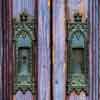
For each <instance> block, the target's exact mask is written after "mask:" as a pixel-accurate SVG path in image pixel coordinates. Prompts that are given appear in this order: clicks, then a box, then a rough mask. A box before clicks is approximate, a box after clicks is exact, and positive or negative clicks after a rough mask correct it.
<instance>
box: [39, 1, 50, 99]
mask: <svg viewBox="0 0 100 100" xmlns="http://www.w3.org/2000/svg"><path fill="white" fill-rule="evenodd" d="M49 19H50V18H49V9H48V0H38V100H50V23H49V22H50V20H49Z"/></svg>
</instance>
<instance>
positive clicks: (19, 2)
mask: <svg viewBox="0 0 100 100" xmlns="http://www.w3.org/2000/svg"><path fill="white" fill-rule="evenodd" d="M34 7H35V0H13V16H14V17H16V16H18V15H19V14H20V13H21V12H22V11H24V10H25V11H26V12H28V14H30V15H34Z"/></svg>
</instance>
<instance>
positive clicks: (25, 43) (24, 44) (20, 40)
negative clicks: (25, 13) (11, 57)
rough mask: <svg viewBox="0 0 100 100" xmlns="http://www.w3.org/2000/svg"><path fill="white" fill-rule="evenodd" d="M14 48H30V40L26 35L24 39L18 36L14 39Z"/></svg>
mask: <svg viewBox="0 0 100 100" xmlns="http://www.w3.org/2000/svg"><path fill="white" fill-rule="evenodd" d="M16 46H17V47H31V46H32V39H31V38H30V37H29V36H28V35H26V36H25V37H23V35H20V36H19V37H18V38H17V39H16Z"/></svg>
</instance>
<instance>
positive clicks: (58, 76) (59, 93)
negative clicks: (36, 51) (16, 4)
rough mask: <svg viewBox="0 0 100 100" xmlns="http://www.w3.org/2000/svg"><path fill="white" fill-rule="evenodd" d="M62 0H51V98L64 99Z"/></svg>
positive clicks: (63, 22)
mask: <svg viewBox="0 0 100 100" xmlns="http://www.w3.org/2000/svg"><path fill="white" fill-rule="evenodd" d="M64 9H65V8H64V0H53V49H54V62H53V63H54V64H53V97H54V98H53V100H65V66H64V65H65V59H64V58H65V14H64Z"/></svg>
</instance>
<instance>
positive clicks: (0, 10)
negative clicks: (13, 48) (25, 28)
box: [0, 0, 3, 100]
mask: <svg viewBox="0 0 100 100" xmlns="http://www.w3.org/2000/svg"><path fill="white" fill-rule="evenodd" d="M1 4H2V0H0V100H2V57H3V55H2V53H3V51H2V49H3V47H2V46H3V45H2V25H1V21H2V17H1V16H2V15H1V14H2V9H1V7H2V5H1Z"/></svg>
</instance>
